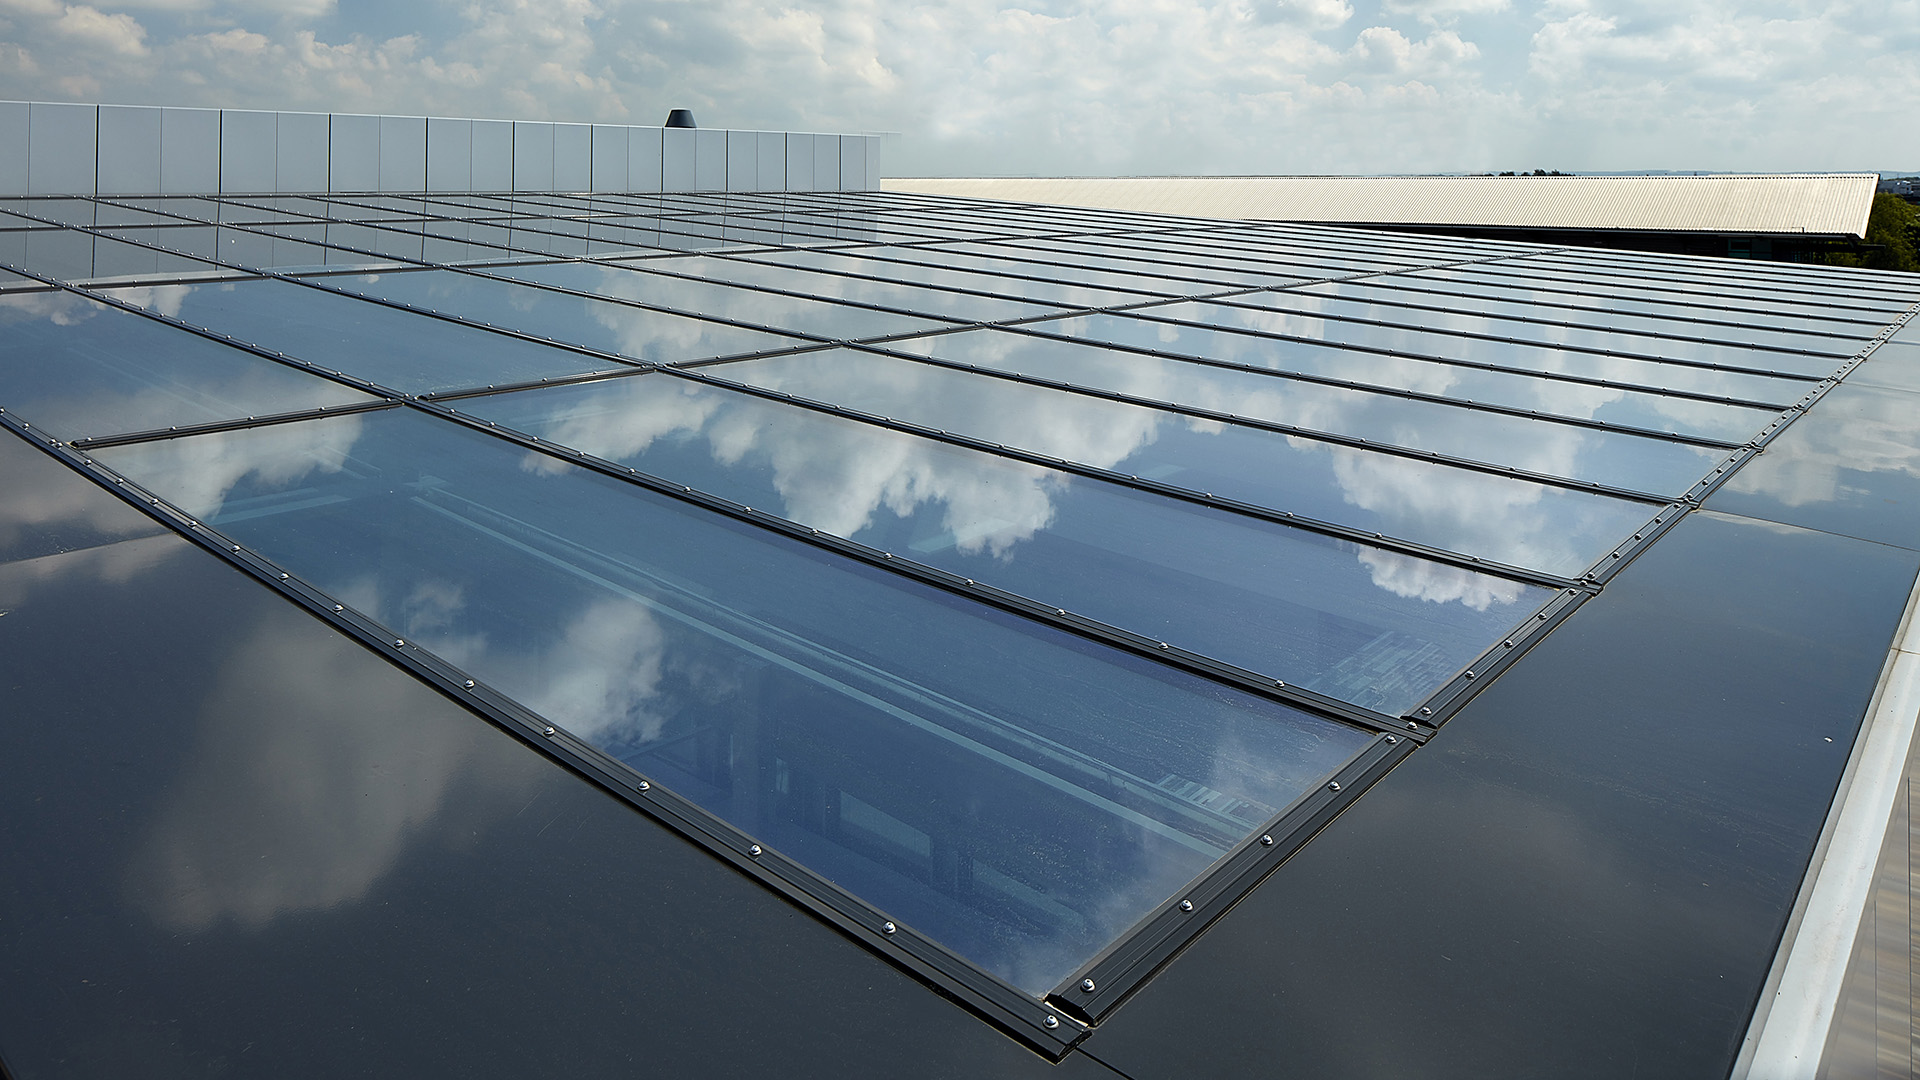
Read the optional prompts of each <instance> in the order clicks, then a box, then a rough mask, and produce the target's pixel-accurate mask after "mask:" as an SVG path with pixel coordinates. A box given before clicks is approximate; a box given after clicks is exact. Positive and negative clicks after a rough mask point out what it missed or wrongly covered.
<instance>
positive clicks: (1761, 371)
mask: <svg viewBox="0 0 1920 1080" xmlns="http://www.w3.org/2000/svg"><path fill="white" fill-rule="evenodd" d="M1369 276H1371V275H1369ZM1327 280H1328V281H1334V280H1353V279H1351V278H1345V279H1334V278H1329V279H1327ZM1313 284H1316V285H1317V284H1322V282H1314V283H1313ZM1284 288H1286V287H1285V286H1280V287H1276V290H1275V291H1278V290H1279V289H1284ZM1163 304H1164V302H1155V303H1153V304H1140V305H1135V306H1134V307H1132V308H1125V309H1116V310H1123V311H1125V312H1126V313H1128V314H1136V313H1137V309H1138V308H1142V307H1158V306H1163ZM1231 306H1235V307H1244V308H1246V309H1247V310H1250V311H1261V312H1266V313H1269V314H1292V313H1290V312H1285V311H1276V310H1275V309H1273V308H1263V307H1259V306H1257V305H1241V304H1235V305H1231ZM1138 317H1140V318H1148V319H1152V318H1155V316H1153V315H1151V314H1139V315H1138ZM1304 317H1305V318H1320V319H1325V320H1326V321H1328V322H1348V323H1359V324H1362V325H1374V326H1383V327H1386V328H1388V329H1395V330H1417V331H1420V332H1422V333H1428V334H1438V335H1441V336H1444V337H1455V338H1465V339H1467V340H1470V341H1491V342H1497V343H1499V344H1502V345H1525V346H1529V347H1532V348H1541V349H1553V350H1557V351H1560V352H1573V353H1584V354H1586V355H1589V356H1615V357H1619V358H1621V359H1625V360H1645V361H1649V362H1651V363H1657V364H1671V365H1673V366H1675V367H1690V368H1701V369H1704V370H1708V371H1725V372H1729V373H1732V374H1739V375H1764V376H1767V377H1770V378H1775V379H1807V378H1819V376H1808V375H1804V374H1801V373H1799V372H1792V371H1775V370H1771V369H1768V368H1750V367H1744V366H1742V365H1739V364H1728V363H1722V362H1720V361H1715V360H1693V359H1687V358H1683V357H1677V356H1661V355H1658V354H1656V353H1640V352H1628V351H1626V350H1623V349H1606V348H1601V347H1600V346H1598V345H1574V344H1566V343H1560V342H1548V341H1533V340H1529V339H1527V338H1514V337H1503V336H1501V335H1499V334H1491V333H1482V332H1479V331H1474V330H1446V329H1441V328H1438V327H1430V326H1429V327H1418V326H1403V325H1399V324H1395V323H1387V322H1377V321H1375V320H1370V319H1358V318H1353V317H1350V316H1321V315H1309V316H1304ZM1156 321H1160V322H1179V321H1181V320H1176V319H1157V320H1156ZM1256 333H1264V334H1269V335H1270V336H1275V337H1280V336H1287V335H1279V334H1273V333H1272V332H1270V331H1256ZM1303 340H1314V339H1303ZM1766 351H1770V352H1781V353H1794V352H1799V353H1800V355H1805V356H1810V357H1815V358H1818V357H1822V356H1830V355H1831V354H1828V353H1809V352H1800V351H1799V350H1789V349H1768V350H1766ZM1832 359H1833V360H1834V361H1835V362H1836V363H1839V362H1841V361H1842V357H1839V356H1833V357H1832Z"/></svg>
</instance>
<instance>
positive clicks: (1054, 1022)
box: [1040, 1016, 1060, 1029]
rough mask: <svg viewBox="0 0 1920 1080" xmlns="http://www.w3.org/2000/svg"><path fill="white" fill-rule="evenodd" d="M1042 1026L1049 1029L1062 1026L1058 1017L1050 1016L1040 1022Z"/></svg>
mask: <svg viewBox="0 0 1920 1080" xmlns="http://www.w3.org/2000/svg"><path fill="white" fill-rule="evenodd" d="M1040 1024H1041V1026H1042V1027H1045V1028H1048V1029H1052V1028H1057V1027H1059V1026H1060V1018H1059V1017H1057V1016H1049V1017H1047V1018H1046V1019H1045V1020H1042V1021H1040Z"/></svg>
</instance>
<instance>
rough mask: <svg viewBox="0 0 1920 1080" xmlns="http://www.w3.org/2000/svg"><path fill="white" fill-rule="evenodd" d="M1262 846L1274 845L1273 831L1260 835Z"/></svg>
mask: <svg viewBox="0 0 1920 1080" xmlns="http://www.w3.org/2000/svg"><path fill="white" fill-rule="evenodd" d="M1260 846H1261V847H1272V846H1273V834H1272V833H1262V834H1261V835H1260Z"/></svg>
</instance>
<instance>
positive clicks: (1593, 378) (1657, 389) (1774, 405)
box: [1003, 297, 1819, 412]
mask: <svg viewBox="0 0 1920 1080" xmlns="http://www.w3.org/2000/svg"><path fill="white" fill-rule="evenodd" d="M1192 299H1197V300H1207V301H1209V302H1211V300H1210V298H1207V297H1196V298H1192ZM1112 310H1113V313H1116V314H1123V315H1126V316H1128V317H1129V318H1142V319H1145V320H1150V321H1154V322H1166V323H1170V324H1174V325H1179V326H1193V327H1197V328H1199V329H1203V330H1212V331H1216V332H1219V333H1223V334H1240V335H1243V336H1246V337H1255V338H1271V339H1274V340H1278V341H1291V342H1296V343H1299V344H1304V345H1315V346H1320V347H1323V348H1331V349H1339V350H1341V351H1343V352H1359V353H1372V354H1375V355H1379V356H1392V357H1398V358H1400V359H1405V360H1416V361H1419V362H1421V363H1430V364H1444V365H1446V366H1448V367H1462V368H1470V369H1473V370H1475V371H1492V372H1500V373H1503V374H1508V375H1517V376H1522V377H1525V378H1532V379H1544V380H1547V381H1549V382H1565V383H1575V384H1578V385H1582V386H1596V387H1601V388H1604V389H1609V390H1628V391H1633V392H1636V393H1645V394H1657V395H1659V396H1661V397H1672V398H1684V399H1687V400H1690V401H1704V402H1710V403H1712V404H1715V405H1733V406H1738V407H1741V408H1749V409H1765V410H1768V411H1770V412H1778V411H1779V410H1781V409H1784V408H1786V405H1784V404H1782V403H1779V402H1772V401H1760V400H1758V399H1751V398H1738V397H1732V396H1730V395H1727V394H1711V393H1707V392H1706V391H1704V390H1679V389H1674V388H1671V387H1664V386H1654V385H1652V384H1648V383H1633V382H1626V381H1624V380H1620V379H1606V378H1601V377H1600V376H1597V375H1580V374H1577V373H1575V372H1570V371H1542V370H1539V369H1535V368H1523V367H1514V366H1512V365H1509V364H1496V363H1494V362H1492V361H1490V360H1466V359H1460V358H1456V357H1450V356H1442V355H1439V354H1437V353H1421V352H1411V351H1408V350H1405V349H1392V348H1388V347H1386V346H1384V345H1359V344H1349V343H1345V342H1341V343H1334V342H1329V341H1326V340H1325V339H1322V338H1309V337H1302V336H1299V335H1294V334H1283V333H1280V332H1278V331H1274V330H1255V329H1252V328H1250V327H1246V328H1243V327H1226V326H1213V325H1211V324H1208V323H1201V322H1193V321H1190V320H1185V319H1159V318H1155V317H1152V316H1142V315H1140V314H1139V313H1138V312H1137V311H1135V310H1121V309H1112ZM1103 313H1105V312H1103ZM1003 328H1004V329H1007V330H1010V331H1018V332H1021V333H1028V334H1045V335H1047V336H1050V337H1063V338H1067V340H1072V341H1082V342H1084V341H1090V340H1091V339H1081V338H1072V337H1069V336H1068V335H1065V334H1059V333H1055V332H1051V331H1047V330H1045V329H1044V328H1036V327H1035V326H1034V325H1033V324H1031V323H1021V324H1005V325H1004V327H1003ZM1436 332H1437V331H1436ZM1098 344H1100V345H1102V346H1109V343H1107V342H1099V343H1098ZM1109 347H1112V348H1130V349H1133V350H1134V351H1143V352H1155V353H1156V354H1158V352H1159V351H1158V350H1152V349H1148V348H1146V347H1145V346H1124V345H1110V346H1109ZM1165 355H1169V356H1182V357H1183V358H1185V359H1193V360H1200V361H1202V362H1206V363H1214V364H1220V365H1222V366H1227V367H1238V366H1240V365H1235V364H1233V363H1231V362H1230V361H1220V360H1213V359H1210V358H1207V357H1201V356H1191V355H1185V354H1174V353H1167V354H1165ZM1245 370H1249V371H1277V370H1278V369H1271V368H1251V367H1249V368H1246V369H1245ZM1296 374H1298V377H1300V378H1313V377H1314V376H1309V375H1307V374H1305V373H1296ZM1785 378H1789V379H1791V380H1792V381H1795V382H1805V383H1812V382H1817V381H1818V380H1819V376H1817V375H1793V376H1785ZM1343 385H1353V386H1360V387H1366V388H1370V389H1381V390H1385V391H1387V392H1389V393H1393V392H1400V388H1397V387H1386V386H1379V387H1375V386H1374V385H1373V384H1367V383H1351V384H1343ZM1460 400H1464V399H1460Z"/></svg>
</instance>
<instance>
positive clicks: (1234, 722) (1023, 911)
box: [107, 410, 1368, 995]
mask: <svg viewBox="0 0 1920 1080" xmlns="http://www.w3.org/2000/svg"><path fill="white" fill-rule="evenodd" d="M107 456H108V457H109V459H110V460H111V461H112V462H113V463H114V464H115V466H117V467H119V468H121V469H123V470H125V471H126V472H128V473H129V474H130V475H132V476H134V477H136V478H138V479H139V480H141V481H142V482H143V483H146V484H150V485H152V486H153V487H154V488H155V489H156V490H159V491H163V492H166V493H167V494H168V495H169V497H171V498H173V499H176V500H179V501H180V502H181V503H182V504H183V505H184V506H186V507H190V508H191V511H192V512H193V513H195V514H198V515H200V517H201V518H202V520H206V521H209V522H211V523H212V524H213V525H214V526H215V527H217V528H219V529H221V530H222V531H223V532H225V533H226V534H228V535H230V536H232V537H234V538H235V539H236V540H239V541H240V542H243V543H246V544H248V545H249V546H251V547H253V548H255V549H256V550H259V551H262V552H264V553H265V554H266V555H267V556H268V557H270V558H272V559H274V560H276V561H277V562H279V563H280V564H281V565H283V566H285V567H287V568H288V570H289V571H290V572H291V573H294V574H297V575H299V576H300V577H301V578H303V579H305V580H308V581H310V582H313V583H314V584H315V585H317V586H318V587H320V588H322V589H324V590H326V591H328V592H330V593H332V594H334V595H335V596H337V597H339V598H340V599H341V601H342V602H344V603H347V604H350V605H352V606H353V607H354V608H355V609H357V610H360V611H363V612H366V613H368V614H370V615H372V616H373V617H375V618H377V619H379V620H381V621H382V622H383V623H384V624H385V625H387V626H388V627H389V628H390V629H391V630H392V631H393V632H394V634H395V635H396V636H400V637H404V638H406V639H408V640H411V641H415V642H417V643H419V644H420V645H421V646H423V647H425V648H428V649H431V650H434V651H435V652H437V653H439V654H440V655H442V656H445V657H446V658H448V659H449V660H451V661H453V662H454V663H456V664H458V665H460V666H461V667H463V668H465V669H466V670H467V671H469V672H471V673H472V674H473V675H474V677H475V678H477V679H480V680H484V681H486V682H487V683H489V684H490V685H493V686H497V687H499V688H501V689H502V690H504V691H505V692H507V693H509V694H511V695H513V696H514V697H516V698H518V699H519V700H520V701H522V702H524V703H526V704H528V705H529V706H531V707H533V708H535V709H537V710H538V711H540V712H541V713H543V714H544V715H546V716H548V717H549V718H550V719H551V720H552V721H553V722H554V723H556V724H558V725H563V726H565V727H566V728H567V729H568V730H570V731H571V732H573V733H574V734H575V735H578V736H579V737H581V738H583V739H586V740H588V741H590V742H592V743H594V744H595V745H597V746H599V747H601V748H603V749H605V750H606V751H607V752H608V753H610V754H613V755H614V756H616V757H618V758H620V759H621V760H624V761H626V762H629V763H630V764H632V765H633V766H634V767H635V768H637V769H639V770H640V771H641V772H642V773H645V774H646V775H648V776H650V777H651V778H653V779H654V780H655V781H656V782H658V783H661V784H664V785H666V786H668V787H669V788H671V789H673V790H674V791H677V792H679V793H680V794H682V795H685V796H686V797H688V798H690V799H692V800H694V801H695V802H697V803H699V804H700V805H702V806H704V807H706V808H707V809H709V810H710V811H712V812H713V813H715V814H717V815H719V816H720V817H722V818H724V819H726V820H728V821H730V822H732V823H734V824H735V825H737V826H739V827H740V828H741V829H743V830H745V831H746V832H748V833H749V834H751V835H753V836H754V837H755V838H757V839H758V840H759V841H760V842H761V843H764V844H768V845H770V846H772V847H774V848H776V849H778V850H780V851H782V852H783V853H785V854H787V855H789V856H791V857H793V858H795V859H796V860H798V861H799V862H801V863H802V864H804V865H806V866H808V867H810V868H812V869H813V870H815V871H816V872H818V873H820V874H821V875H823V876H824V877H826V878H828V879H830V880H832V881H834V882H835V883H836V884H838V885H840V886H842V887H843V888H845V889H847V890H848V891H850V892H852V893H854V894H855V895H857V896H860V897H861V898H863V899H864V900H866V901H868V902H869V903H871V904H873V905H874V906H875V907H877V908H879V909H880V910H882V911H885V912H886V913H888V915H889V917H891V918H894V919H897V920H899V921H901V922H904V923H906V924H907V925H908V926H911V927H913V928H915V929H916V930H919V931H921V932H923V933H926V934H928V935H929V936H931V937H932V938H934V939H935V940H937V941H940V942H942V943H943V944H945V945H947V946H948V947H950V948H952V949H954V950H955V951H956V952H958V953H959V954H960V955H962V956H964V957H966V958H967V959H969V960H971V961H973V962H974V963H977V964H979V965H980V966H982V967H984V968H986V969H987V970H989V971H991V972H994V973H995V974H997V975H999V976H1001V977H1002V978H1005V979H1007V980H1008V981H1009V982H1011V983H1013V984H1014V985H1015V986H1018V987H1020V988H1021V989H1023V990H1025V991H1027V992H1029V993H1032V994H1035V995H1040V994H1044V993H1045V992H1046V991H1048V990H1050V989H1051V988H1052V987H1053V986H1054V985H1055V984H1056V983H1057V982H1058V981H1059V980H1060V979H1061V978H1062V977H1063V976H1065V975H1066V974H1067V973H1069V972H1071V971H1072V970H1073V969H1074V968H1075V967H1077V966H1078V965H1079V964H1081V963H1082V962H1084V961H1085V960H1087V959H1088V958H1090V957H1091V956H1092V955H1093V953H1095V952H1096V951H1098V950H1099V949H1101V948H1102V947H1104V946H1105V945H1106V944H1108V943H1109V942H1110V941H1112V940H1113V938H1114V937H1115V936H1117V935H1118V934H1120V933H1122V932H1124V931H1125V930H1126V929H1128V928H1129V927H1131V926H1132V925H1133V924H1134V923H1135V922H1136V921H1137V920H1138V919H1139V918H1140V917H1141V916H1143V915H1144V914H1145V913H1146V912H1148V911H1149V910H1151V909H1152V907H1153V906H1154V905H1156V904H1158V903H1160V902H1162V901H1164V900H1165V899H1167V898H1168V897H1169V896H1172V895H1173V894H1174V893H1175V891H1176V890H1177V889H1179V888H1180V887H1182V886H1183V885H1184V884H1185V883H1186V882H1188V881H1190V880H1191V879H1192V878H1193V877H1194V876H1195V875H1196V874H1198V873H1200V872H1201V871H1203V870H1204V869H1206V868H1207V867H1208V866H1209V865H1211V864H1212V863H1213V862H1214V861H1216V860H1217V859H1219V858H1220V857H1221V856H1222V855H1223V854H1225V852H1226V851H1227V850H1228V849H1229V848H1230V847H1231V846H1232V845H1234V844H1237V843H1239V842H1240V841H1241V840H1243V839H1244V838H1245V837H1246V836H1248V835H1249V834H1250V833H1251V832H1252V831H1253V830H1255V829H1257V828H1259V826H1260V825H1261V824H1262V823H1264V822H1265V821H1266V820H1268V819H1269V818H1270V817H1271V816H1272V815H1273V814H1274V813H1276V812H1277V811H1279V810H1280V809H1282V808H1284V807H1286V806H1287V805H1289V804H1290V803H1291V802H1292V801H1293V800H1295V799H1297V798H1298V797H1300V796H1301V795H1303V794H1304V793H1306V792H1307V791H1310V790H1312V789H1313V788H1315V787H1317V786H1318V785H1319V784H1320V783H1321V782H1323V780H1324V778H1325V776H1326V775H1327V773H1328V772H1329V771H1331V770H1333V769H1335V768H1337V767H1339V766H1340V765H1341V764H1342V763H1343V762H1344V761H1346V760H1347V759H1348V758H1349V757H1350V756H1351V755H1352V754H1353V753H1355V752H1356V751H1358V750H1359V749H1360V748H1361V747H1362V746H1364V745H1365V744H1366V742H1367V741H1368V737H1367V736H1366V735H1365V734H1364V733H1362V732H1360V731H1357V730H1354V729H1351V728H1347V727H1344V726H1341V725H1337V724H1333V723H1330V722H1327V721H1324V720H1320V719H1317V718H1314V717H1311V716H1308V715H1306V714H1304V713H1300V712H1298V711H1296V710H1293V709H1290V708H1287V707H1286V706H1283V705H1280V704H1279V703H1276V702H1272V701H1267V700H1263V699H1259V698H1255V697H1252V696H1249V695H1245V694H1240V693H1236V692H1234V691H1231V690H1229V689H1227V688H1225V687H1223V686H1220V685H1218V684H1215V683H1211V682H1209V681H1207V680H1203V679H1199V678H1196V677H1192V676H1188V675H1185V674H1183V673H1181V672H1178V671H1176V670H1174V669H1171V668H1168V667H1166V666H1165V665H1161V664H1157V663H1154V662H1152V661H1150V660H1146V659H1143V658H1140V657H1135V656H1132V655H1129V654H1122V653H1118V652H1115V651H1113V650H1110V649H1105V648H1102V647H1099V646H1097V645H1094V644H1093V643H1091V642H1088V641H1086V640H1084V639H1080V638H1077V637H1075V636H1072V635H1068V634H1064V633H1060V632H1056V631H1053V630H1050V629H1048V628H1046V627H1043V626H1040V625H1038V624H1035V623H1031V622H1029V621H1027V620H1023V619H1018V618H1015V617H1012V616H1010V615H1007V614H1005V613H1002V612H999V611H997V610H995V609H991V608H988V607H985V606H983V605H979V604H975V603H973V602H971V601H968V600H966V599H964V598H961V597H957V596H954V595H953V594H950V593H946V592H944V591H941V590H935V589H931V588H927V587H923V586H920V585H918V584H916V583H914V582H912V581H909V580H908V579H905V578H903V577H900V576H899V575H895V574H891V573H888V572H886V571H883V570H879V569H877V568H873V567H868V566H865V565H862V564H858V563H854V562H851V561H848V560H845V559H840V558H837V557H835V556H832V555H830V554H828V553H826V552H823V551H821V550H819V549H817V548H813V547H811V546H809V545H804V544H800V543H798V542H796V541H791V540H789V539H787V538H785V537H782V536H778V535H776V534H774V533H771V532H768V531H766V530H762V529H758V528H754V527H752V526H748V525H744V524H741V523H738V522H734V521H732V520H730V519H727V518H723V517H721V516H719V515H715V514H712V513H710V512H707V511H705V510H702V509H700V508H698V507H695V506H692V505H691V504H686V503H681V502H679V501H677V500H674V499H670V498H667V497H665V496H660V495H656V494H654V493H651V492H648V491H645V490H643V489H640V488H637V487H635V486H634V485H630V484H626V483H623V482H621V481H618V480H614V479H611V478H608V477H605V476H600V475H597V474H593V473H590V472H588V471H586V470H583V469H580V468H577V467H573V466H570V465H567V464H565V463H563V462H560V461H558V460H556V459H552V458H547V457H544V456H541V455H529V454H528V453H527V452H525V451H523V450H520V449H519V448H517V447H515V446H513V445H511V444H509V443H506V442H504V441H500V440H495V439H492V438H490V437H488V436H486V435H483V434H479V433H476V432H472V431H468V430H466V429H463V428H460V427H457V426H455V425H451V424H447V423H444V422H442V421H437V420H435V419H433V418H431V417H426V416H422V415H419V414H417V413H413V412H412V411H410V410H397V411H391V412H385V413H374V414H364V415H358V416H350V417H340V418H336V419H329V420H322V421H316V422H310V423H304V424H297V425H283V426H279V427H274V428H267V429H254V430H247V431H239V432H231V433H222V434H219V435H214V436H202V437H198V438H192V439H180V440H169V441H165V442H158V443H144V444H136V445H132V446H127V447H122V448H118V449H117V450H115V451H113V452H112V453H111V455H107ZM209 462H221V463H224V464H225V465H226V467H224V468H220V469H209V468H208V463H209Z"/></svg>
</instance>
